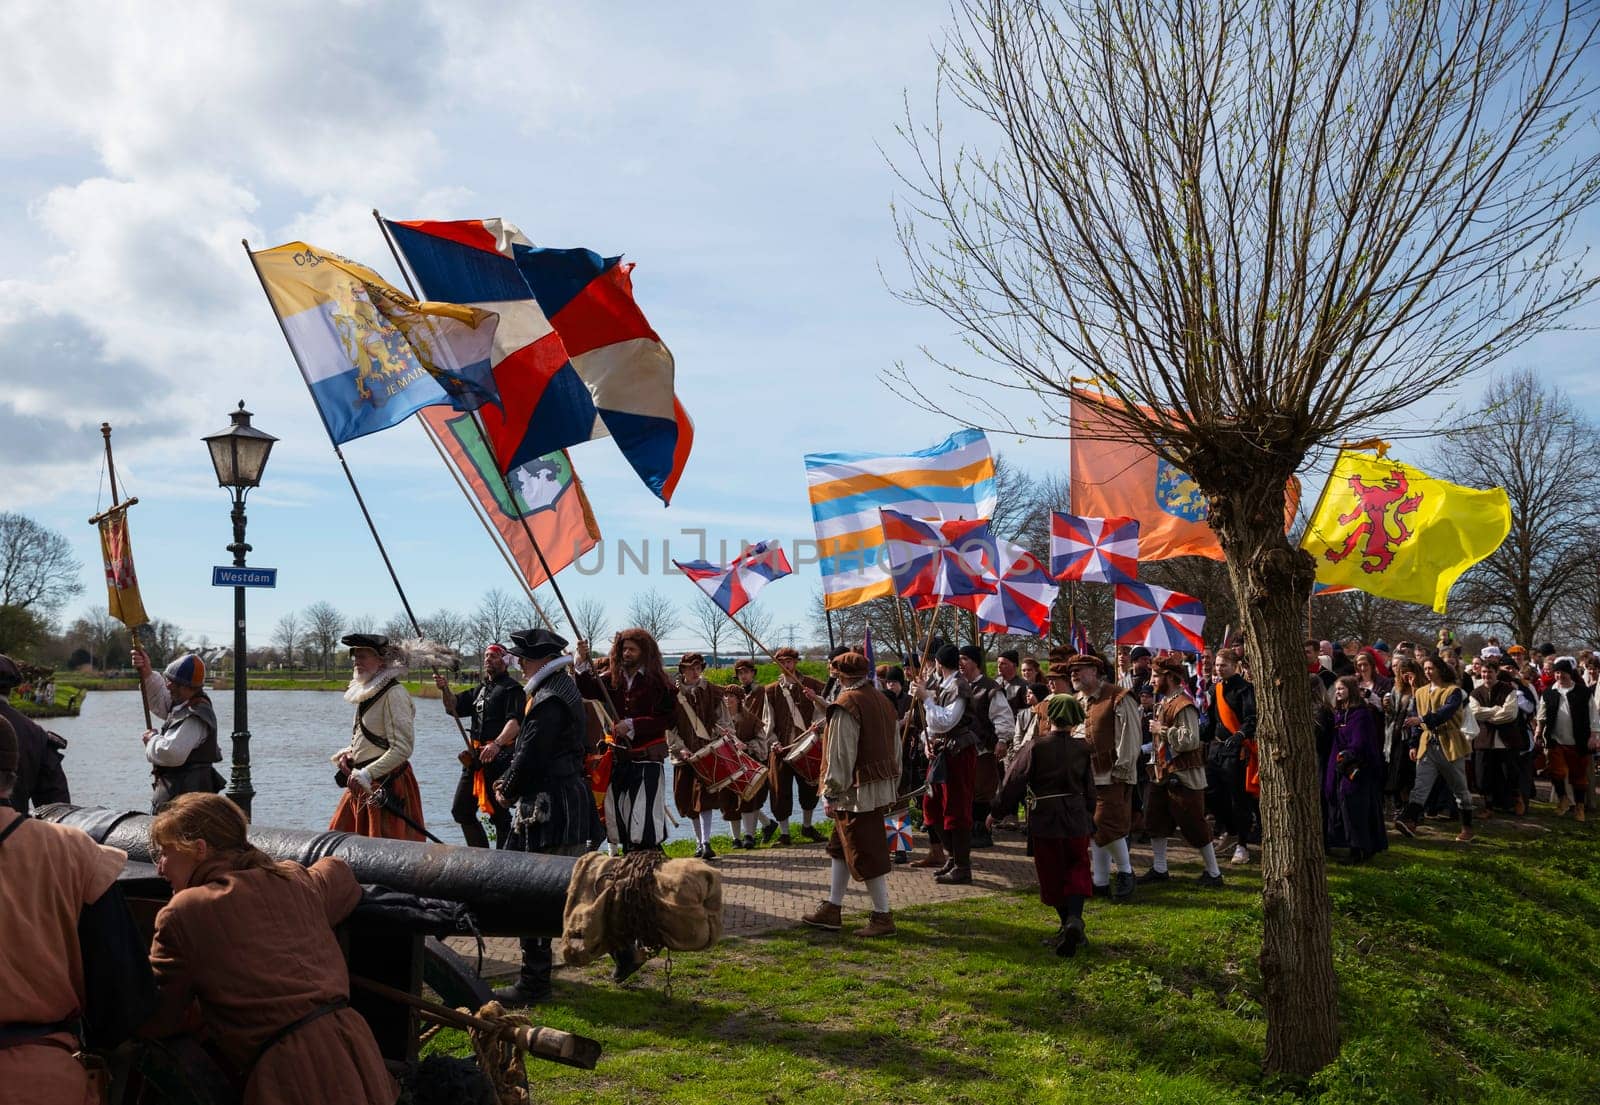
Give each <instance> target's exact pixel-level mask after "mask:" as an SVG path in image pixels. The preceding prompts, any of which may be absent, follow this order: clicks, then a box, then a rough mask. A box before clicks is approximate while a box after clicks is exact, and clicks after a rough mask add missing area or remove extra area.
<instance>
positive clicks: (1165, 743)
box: [1139, 659, 1222, 887]
mask: <svg viewBox="0 0 1600 1105" xmlns="http://www.w3.org/2000/svg"><path fill="white" fill-rule="evenodd" d="M1188 677H1189V673H1188V671H1187V669H1185V667H1184V666H1183V661H1181V660H1177V659H1171V660H1166V661H1164V662H1162V663H1161V664H1160V665H1159V666H1158V667H1157V668H1156V699H1157V706H1156V713H1155V717H1154V718H1152V719H1151V721H1150V741H1151V746H1152V747H1151V754H1150V797H1149V800H1148V801H1147V802H1146V804H1145V811H1144V817H1145V827H1146V828H1148V829H1149V830H1150V849H1151V852H1152V853H1153V859H1152V861H1151V864H1150V870H1149V871H1146V872H1145V873H1144V874H1143V875H1140V876H1139V881H1140V882H1141V883H1155V882H1166V881H1167V880H1168V879H1169V878H1170V877H1171V876H1170V875H1169V874H1168V872H1167V838H1168V837H1169V836H1171V835H1172V832H1173V830H1174V829H1176V830H1177V831H1179V832H1181V833H1182V834H1183V839H1184V840H1186V841H1188V842H1189V846H1190V847H1192V848H1195V849H1196V850H1198V851H1199V853H1200V859H1201V861H1202V862H1203V863H1204V864H1205V871H1204V873H1203V874H1201V876H1200V885H1201V886H1213V887H1217V886H1221V885H1222V869H1221V868H1219V867H1218V866H1217V852H1216V849H1215V848H1214V847H1212V844H1211V828H1210V826H1208V825H1207V824H1206V759H1205V753H1204V752H1203V751H1202V750H1201V741H1200V711H1199V710H1198V709H1197V708H1196V707H1195V704H1194V699H1192V698H1190V697H1189V693H1188V691H1187V690H1185V689H1184V684H1185V683H1187V682H1188Z"/></svg>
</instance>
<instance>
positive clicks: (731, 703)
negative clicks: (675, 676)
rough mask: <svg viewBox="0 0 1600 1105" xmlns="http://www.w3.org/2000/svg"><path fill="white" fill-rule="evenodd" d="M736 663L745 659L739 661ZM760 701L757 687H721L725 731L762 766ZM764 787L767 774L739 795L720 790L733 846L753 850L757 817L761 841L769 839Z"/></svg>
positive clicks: (772, 827) (771, 825)
mask: <svg viewBox="0 0 1600 1105" xmlns="http://www.w3.org/2000/svg"><path fill="white" fill-rule="evenodd" d="M740 663H749V661H747V660H741V661H740ZM750 670H751V671H752V672H754V670H755V665H754V664H751V665H750ZM761 703H762V695H761V691H760V689H759V688H757V689H756V690H755V691H754V692H749V691H747V690H746V688H745V685H744V684H742V683H737V682H735V683H730V684H728V685H727V686H726V687H723V688H722V704H723V714H724V717H725V718H726V722H725V724H726V726H727V729H726V732H727V733H728V734H729V735H730V736H732V737H733V739H734V742H735V743H736V744H738V746H739V747H740V749H742V750H743V751H744V754H745V755H747V756H749V757H750V758H751V759H753V760H755V761H757V762H758V763H760V764H762V765H766V763H767V753H768V752H769V751H770V750H769V748H768V747H767V745H768V742H767V736H766V731H765V730H764V729H762V727H761ZM768 773H770V769H769V771H768ZM768 789H769V783H768V782H767V773H764V774H763V775H762V780H761V785H760V787H758V788H757V789H756V790H755V791H754V792H753V793H751V794H749V795H745V794H741V793H740V791H739V789H738V788H737V787H731V786H730V787H724V788H723V789H722V791H721V796H722V816H723V817H725V818H727V821H728V832H729V835H731V836H732V837H733V846H734V847H735V848H744V849H748V850H750V851H754V850H755V847H756V822H757V821H758V820H759V821H760V822H761V824H762V830H761V836H762V839H763V840H771V839H772V838H773V836H774V835H775V834H776V833H777V831H778V823H777V822H776V821H774V820H773V819H772V818H771V817H769V816H767V813H766V811H765V810H763V809H762V808H761V807H762V806H764V805H766V802H767V792H768ZM741 832H742V834H743V835H742V836H741V835H740V834H741Z"/></svg>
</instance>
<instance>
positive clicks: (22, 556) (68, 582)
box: [0, 511, 83, 619]
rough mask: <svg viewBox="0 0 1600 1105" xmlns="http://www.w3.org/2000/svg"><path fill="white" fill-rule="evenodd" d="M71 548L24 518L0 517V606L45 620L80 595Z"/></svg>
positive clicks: (79, 567)
mask: <svg viewBox="0 0 1600 1105" xmlns="http://www.w3.org/2000/svg"><path fill="white" fill-rule="evenodd" d="M82 573H83V565H82V564H80V563H78V559H77V557H75V556H73V555H72V545H71V544H70V543H68V541H67V539H66V538H65V537H63V536H62V535H61V534H59V533H57V532H56V531H55V530H53V529H49V528H47V527H45V526H42V525H40V524H39V523H38V522H36V521H34V520H33V519H32V518H29V517H28V516H27V515H26V514H16V513H13V512H11V511H5V512H4V513H0V606H10V607H15V608H16V609H18V610H26V611H28V612H30V613H32V614H34V615H36V616H37V617H40V618H43V619H48V618H49V616H50V615H51V614H54V613H55V612H56V611H57V610H59V609H60V608H61V605H62V603H64V602H66V601H67V600H68V599H70V598H72V597H73V596H75V595H77V594H79V593H81V592H82V591H83V583H82V581H81V579H80V576H81V575H82Z"/></svg>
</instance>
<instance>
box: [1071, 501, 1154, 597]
mask: <svg viewBox="0 0 1600 1105" xmlns="http://www.w3.org/2000/svg"><path fill="white" fill-rule="evenodd" d="M1050 574H1051V575H1053V576H1055V577H1056V578H1057V579H1060V580H1069V579H1075V580H1081V581H1085V582H1089V583H1137V582H1138V580H1139V520H1138V519H1137V518H1084V517H1081V516H1079V515H1077V514H1064V513H1062V512H1061V511H1059V510H1057V511H1052V512H1051V514H1050Z"/></svg>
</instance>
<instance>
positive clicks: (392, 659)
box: [328, 633, 426, 841]
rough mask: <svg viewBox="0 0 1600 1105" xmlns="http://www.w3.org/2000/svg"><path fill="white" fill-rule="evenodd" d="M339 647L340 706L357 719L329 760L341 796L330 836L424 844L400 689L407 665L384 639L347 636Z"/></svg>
mask: <svg viewBox="0 0 1600 1105" xmlns="http://www.w3.org/2000/svg"><path fill="white" fill-rule="evenodd" d="M339 643H340V644H342V645H344V646H345V647H347V648H348V649H349V650H350V666H351V668H352V669H353V670H352V673H351V676H350V685H349V686H348V687H346V688H345V692H344V700H345V701H346V702H348V703H350V704H351V705H352V706H354V707H355V708H356V716H355V721H354V722H352V723H351V726H350V743H349V744H348V745H347V746H345V747H344V748H342V749H340V750H339V751H338V752H335V753H334V754H333V755H332V756H330V757H329V759H330V760H331V761H332V762H333V763H334V765H335V766H337V767H338V769H339V770H338V775H337V777H338V778H340V779H342V780H343V781H344V788H345V791H344V794H342V795H341V796H340V797H339V806H338V808H337V809H335V810H334V811H333V820H332V821H330V822H329V823H328V828H329V829H333V830H338V831H341V832H347V833H357V834H359V835H361V836H378V837H387V838H389V839H391V840H416V841H422V840H424V839H426V837H425V836H424V835H423V831H422V830H423V818H422V792H421V791H420V790H419V789H418V788H417V777H416V775H415V774H413V772H412V770H411V749H412V747H413V746H414V745H415V743H416V714H417V707H416V704H415V703H413V702H412V701H411V694H410V692H409V691H407V690H406V688H405V685H404V684H403V683H402V682H401V680H403V679H404V678H405V676H406V662H405V659H404V658H403V657H402V656H401V654H400V651H399V650H398V649H396V648H394V647H392V646H391V645H390V643H389V639H388V638H387V637H383V636H380V635H377V634H373V633H351V634H348V635H347V636H345V637H343V638H341V639H340V642H339ZM412 822H414V824H412Z"/></svg>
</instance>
